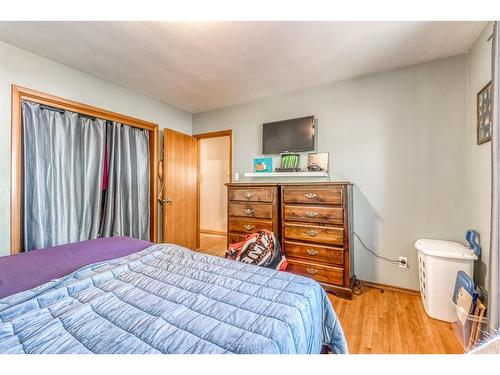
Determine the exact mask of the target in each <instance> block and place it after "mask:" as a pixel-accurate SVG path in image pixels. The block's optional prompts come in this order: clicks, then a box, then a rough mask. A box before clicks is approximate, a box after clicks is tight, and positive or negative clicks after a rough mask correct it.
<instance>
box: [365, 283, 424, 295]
mask: <svg viewBox="0 0 500 375" xmlns="http://www.w3.org/2000/svg"><path fill="white" fill-rule="evenodd" d="M359 282H360V283H361V285H362V286H366V287H368V288H377V289H384V290H392V291H394V292H401V293H406V294H413V295H415V296H419V295H420V291H419V290H415V289H407V288H400V287H399V286H394V285H387V284H380V283H375V282H373V281H365V280H359Z"/></svg>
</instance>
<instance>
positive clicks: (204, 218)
mask: <svg viewBox="0 0 500 375" xmlns="http://www.w3.org/2000/svg"><path fill="white" fill-rule="evenodd" d="M194 137H195V138H198V155H199V161H198V163H199V164H198V165H199V167H198V197H199V199H198V201H199V205H198V221H199V224H198V228H199V230H198V243H199V249H201V250H204V251H205V252H209V253H210V254H212V255H218V256H224V253H225V251H226V235H227V188H226V185H225V184H226V183H229V182H231V175H232V131H231V130H226V131H220V132H214V133H205V134H198V135H194Z"/></svg>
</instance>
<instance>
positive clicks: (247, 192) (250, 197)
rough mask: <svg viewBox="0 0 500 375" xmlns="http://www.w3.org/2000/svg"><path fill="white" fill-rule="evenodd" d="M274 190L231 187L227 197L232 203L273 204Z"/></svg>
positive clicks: (269, 188) (270, 188) (268, 188)
mask: <svg viewBox="0 0 500 375" xmlns="http://www.w3.org/2000/svg"><path fill="white" fill-rule="evenodd" d="M274 189H275V188H272V187H260V188H254V187H248V188H239V187H238V188H235V187H230V188H229V189H228V192H227V195H228V199H229V200H230V201H244V202H270V203H271V202H272V201H273V195H274Z"/></svg>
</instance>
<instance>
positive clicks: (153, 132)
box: [10, 85, 159, 254]
mask: <svg viewBox="0 0 500 375" xmlns="http://www.w3.org/2000/svg"><path fill="white" fill-rule="evenodd" d="M23 99H26V100H29V101H31V102H35V103H38V104H44V105H48V106H51V107H56V108H60V109H63V110H67V111H72V112H77V113H80V114H83V115H87V116H91V117H97V118H101V119H104V120H108V121H116V122H121V123H124V124H127V125H130V126H132V127H134V128H139V129H144V130H147V131H148V132H149V155H150V156H149V158H150V160H149V163H150V173H149V189H150V191H149V236H150V241H152V242H158V203H157V200H156V199H157V195H158V185H157V181H158V139H159V135H158V124H155V123H152V122H149V121H144V120H141V119H138V118H135V117H130V116H126V115H122V114H120V113H116V112H111V111H108V110H105V109H101V108H98V107H93V106H90V105H88V104H83V103H79V102H75V101H72V100H69V99H64V98H61V97H58V96H55V95H51V94H47V93H44V92H40V91H36V90H32V89H28V88H26V87H21V86H17V85H12V108H11V116H12V117H11V172H10V176H11V177H10V178H11V185H10V186H11V188H10V197H11V198H10V253H11V254H18V253H19V252H20V251H21V235H22V230H21V228H22V216H21V213H22V212H21V211H22V208H21V207H22V202H21V200H22V186H21V184H22V154H23V126H22V104H21V102H22V100H23Z"/></svg>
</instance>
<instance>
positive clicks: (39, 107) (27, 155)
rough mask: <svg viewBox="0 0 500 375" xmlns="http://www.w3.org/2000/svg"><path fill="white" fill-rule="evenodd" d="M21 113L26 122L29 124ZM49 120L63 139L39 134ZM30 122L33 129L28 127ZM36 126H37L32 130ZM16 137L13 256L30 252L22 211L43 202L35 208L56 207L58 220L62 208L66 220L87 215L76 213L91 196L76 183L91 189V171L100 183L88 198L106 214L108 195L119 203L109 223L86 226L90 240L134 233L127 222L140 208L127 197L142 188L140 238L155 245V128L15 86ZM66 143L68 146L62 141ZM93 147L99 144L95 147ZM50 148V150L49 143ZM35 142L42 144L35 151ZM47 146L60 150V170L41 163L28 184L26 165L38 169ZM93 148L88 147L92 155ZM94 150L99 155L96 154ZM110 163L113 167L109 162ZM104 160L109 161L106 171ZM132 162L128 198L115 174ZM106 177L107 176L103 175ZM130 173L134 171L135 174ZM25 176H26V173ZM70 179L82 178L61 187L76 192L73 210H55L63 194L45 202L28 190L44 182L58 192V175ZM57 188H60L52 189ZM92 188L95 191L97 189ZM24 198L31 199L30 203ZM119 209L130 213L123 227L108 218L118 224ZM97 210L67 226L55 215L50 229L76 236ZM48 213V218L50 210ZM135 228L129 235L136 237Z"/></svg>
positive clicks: (64, 204) (112, 209)
mask: <svg viewBox="0 0 500 375" xmlns="http://www.w3.org/2000/svg"><path fill="white" fill-rule="evenodd" d="M23 113H24V116H25V117H26V118H24V119H23ZM28 116H29V119H28ZM54 116H55V117H54ZM64 117H65V118H64ZM46 119H48V120H47V121H49V122H50V124H56V125H57V126H58V129H59V130H58V131H61V132H60V133H57V131H56V130H54V132H53V133H51V134H48V133H44V129H43V127H40V126H39V125H40V123H43V122H44V121H46ZM30 121H31V124H29V123H30ZM28 124H29V130H26V129H28V128H26V129H25V128H24V125H26V126H28ZM34 124H35V125H36V124H38V125H36V126H35V125H34ZM77 128H78V129H77ZM11 129H12V136H11V158H12V159H11V238H10V243H11V246H10V247H11V254H17V253H19V252H21V251H22V249H23V248H24V249H26V243H25V242H26V237H23V235H25V234H26V233H31V230H30V231H24V230H23V228H24V226H26V221H25V219H26V218H25V217H24V208H28V209H31V199H33V200H34V201H36V202H38V203H37V204H40V205H47V204H48V205H49V206H53V207H52V208H53V210H52V211H54V212H56V213H57V210H58V209H60V208H61V207H63V208H64V213H65V214H68V213H69V214H71V215H73V210H74V209H77V210H81V209H82V207H79V206H78V203H75V202H81V201H85V200H86V198H87V196H86V195H85V194H87V195H88V194H89V190H88V189H87V186H86V187H85V188H84V189H82V187H81V186H77V187H76V188H75V187H74V186H73V185H78V181H80V180H81V179H86V180H87V181H91V182H92V178H89V176H88V174H89V170H90V171H91V174H92V173H93V174H94V175H96V176H98V181H97V182H95V181H94V182H93V183H90V185H92V189H94V190H91V192H93V193H95V194H93V195H92V196H93V197H96V196H99V197H102V201H101V198H99V199H97V200H96V204H98V205H99V206H100V207H101V208H102V207H104V201H105V200H106V194H108V195H110V194H111V188H112V187H114V189H115V190H114V191H113V194H115V196H116V197H117V198H116V202H118V203H116V204H115V203H110V202H108V209H109V210H108V211H106V213H105V214H103V215H104V217H100V216H99V217H93V220H91V221H88V220H87V219H85V220H84V221H85V222H86V225H87V224H88V225H89V226H90V227H91V229H88V231H89V233H90V232H92V233H93V234H92V236H96V235H97V234H96V233H97V232H99V236H100V235H102V236H113V235H119V233H118V232H119V231H118V232H117V228H125V227H127V226H128V225H129V222H128V221H127V220H129V219H127V217H128V218H130V217H131V212H132V211H134V212H135V211H137V210H138V209H137V207H139V206H137V204H136V203H135V201H134V199H131V198H132V197H131V196H128V195H129V194H128V192H129V191H131V190H134V191H135V190H136V188H137V189H139V190H140V189H141V187H144V189H146V190H145V191H143V192H141V198H140V199H139V201H141V202H142V205H141V206H140V207H145V208H146V209H145V210H141V209H140V208H139V211H142V212H143V213H144V215H143V217H142V218H141V220H142V224H141V228H142V229H141V230H142V233H143V235H144V236H146V237H148V239H149V240H150V241H152V242H156V241H157V239H158V220H157V216H158V204H157V201H156V197H157V193H158V188H157V163H158V125H157V124H154V123H151V122H148V121H144V120H140V119H137V118H133V117H129V116H125V115H121V114H119V113H115V112H111V111H107V110H104V109H100V108H97V107H93V106H89V105H86V104H82V103H78V102H75V101H71V100H67V99H64V98H60V97H57V96H54V95H50V94H46V93H42V92H38V91H35V90H31V89H28V88H24V87H20V86H16V85H12V128H11ZM75 129H77V130H75ZM40 131H41V132H40ZM29 132H31V133H29ZM74 132H76V133H74ZM66 136H67V137H68V138H65V137H66ZM43 137H45V138H43ZM39 138H43V139H44V140H45V141H46V142H45V144H44V143H43V142H40V139H39ZM96 139H98V140H99V141H96ZM47 140H49V141H50V142H48V143H47ZM26 141H29V145H30V147H25V146H24V145H25V142H26ZM37 142H38V143H39V144H37ZM51 142H52V143H51ZM68 142H74V143H75V148H74V149H73V148H72V147H73V144H72V143H71V144H68ZM47 144H56V145H57V148H58V150H57V155H58V163H59V164H57V165H56V163H53V164H51V163H50V162H49V163H45V165H44V164H43V163H40V165H36V166H35V167H33V168H38V169H37V170H36V173H38V174H39V176H35V177H33V176H30V179H31V180H30V181H28V180H26V176H28V175H30V174H31V171H32V169H31V168H32V167H31V165H28V166H27V165H25V159H27V160H29V162H30V163H31V164H33V163H34V162H35V164H36V163H38V154H37V153H38V152H40V151H39V150H40V149H42V151H43V148H44V147H45V148H47ZM89 145H91V147H90V146H89ZM35 146H36V147H35ZM92 147H94V148H95V150H94V149H93V148H92ZM49 149H50V147H49ZM49 151H50V152H54V155H55V154H56V151H54V150H53V149H50V150H49ZM77 151H78V152H77ZM74 154H76V155H77V160H76V162H74V161H73V160H72V158H73V157H74ZM66 155H68V158H67V159H68V160H66V157H65V156H66ZM78 155H80V156H78ZM82 155H83V156H82ZM70 156H71V157H70ZM107 159H114V160H112V161H108V160H107ZM104 160H106V162H105V163H104ZM134 162H135V163H136V164H138V165H139V166H140V167H139V170H140V172H141V173H137V172H134V174H132V173H130V176H127V177H126V180H127V181H128V180H130V181H132V182H133V184H134V187H132V189H129V190H124V189H125V188H124V187H123V186H120V185H122V184H123V181H124V180H123V178H122V177H120V176H119V173H116V171H120V170H122V171H124V172H125V168H122V167H121V166H129V165H131V164H133V163H134ZM103 163H104V164H103ZM80 165H81V166H82V167H81V168H80V167H79V166H80ZM103 165H106V166H107V168H104V167H103ZM90 166H92V168H93V169H91V168H90ZM111 167H113V168H115V172H113V171H111V170H109V171H108V170H107V169H109V168H111ZM26 168H28V169H26ZM104 169H106V170H105V171H103V170H104ZM128 169H129V170H130V168H128ZM82 170H84V172H82ZM26 171H28V172H29V173H26ZM66 171H70V172H71V173H72V174H71V176H72V178H73V174H76V175H77V177H76V178H77V180H75V181H76V182H73V180H71V181H70V182H71V184H70V185H68V186H69V187H65V186H63V190H64V191H65V192H66V191H71V194H72V195H71V196H70V197H69V199H70V201H69V202H70V203H71V204H68V199H66V197H65V199H66V200H62V201H61V202H62V203H61V202H60V204H59V203H57V202H54V203H53V201H54V200H58V199H59V197H58V196H50V197H49V196H48V194H49V193H50V194H52V195H53V192H54V191H58V190H57V189H55V188H54V189H53V188H51V187H45V190H46V191H45V193H46V194H45V195H43V194H42V195H41V196H40V192H39V191H37V189H31V185H30V184H32V183H33V181H34V183H35V184H38V185H37V186H42V187H43V186H44V184H45V180H47V181H49V182H47V184H49V183H53V184H54V186H56V185H58V184H60V181H61V178H59V177H58V176H56V177H54V176H53V175H54V174H57V173H60V174H63V175H64V176H63V179H67V173H66ZM92 171H93V172H92ZM44 173H45V174H46V175H47V176H48V177H46V178H45V179H44V175H43V174H44ZM68 173H69V172H68ZM92 176H93V175H92ZM117 176H118V177H117ZM101 177H102V181H101ZM37 179H38V180H37ZM51 179H52V182H51ZM54 181H55V182H56V183H54ZM113 181H114V182H113ZM62 185H64V184H62ZM93 185H96V186H97V185H98V186H97V187H96V186H93ZM57 187H59V186H57ZM104 187H106V189H107V192H106V193H103V192H102V190H101V189H104ZM26 192H28V193H29V194H32V195H31V196H27V195H26ZM119 192H124V196H126V197H123V196H119ZM101 194H102V196H101ZM127 197H128V198H127ZM127 201H128V202H133V201H134V203H131V204H130V206H127V203H126V202H127ZM40 202H41V203H40ZM123 202H125V203H123ZM120 205H121V206H125V208H126V210H125V211H127V213H126V214H123V215H121V216H123V217H124V220H123V222H115V221H114V220H110V219H109V218H110V217H109V216H108V214H109V212H112V213H111V215H114V217H118V216H119V215H118V214H116V212H118V211H117V210H116V207H119V206H120ZM132 205H133V206H132ZM94 206H95V205H94ZM94 206H93V207H87V206H85V207H84V208H83V209H84V210H85V211H86V214H84V215H83V216H82V215H77V217H78V219H76V220H70V219H71V218H70V219H68V220H66V218H62V219H61V218H58V215H57V214H55V215H53V217H54V220H52V222H50V223H49V224H50V225H49V228H51V226H52V225H54V223H56V225H58V226H59V227H60V228H65V226H66V225H72V226H73V228H77V231H78V230H79V229H80V227H81V226H82V219H81V218H82V217H85V218H87V216H85V215H92V212H93V211H96V210H97V211H99V210H98V208H97V207H96V206H95V207H94ZM136 206H137V207H136ZM40 207H41V206H40ZM68 207H69V208H68ZM75 207H76V208H75ZM42 208H44V207H42ZM43 211H44V212H45V210H43ZM36 212H38V211H36V210H34V211H33V212H31V211H30V215H31V216H36ZM40 212H41V211H40ZM89 212H90V214H89ZM94 216H95V215H94ZM125 216H126V217H125ZM44 220H45V221H47V220H46V219H45V218H44V217H42V216H40V218H39V220H38V222H37V224H39V222H40V221H44ZM120 220H121V219H120ZM134 220H135V219H134ZM49 221H50V220H49ZM49 221H47V222H49ZM29 223H31V222H29ZM134 225H135V224H134ZM101 227H102V228H101ZM130 228H132V227H130ZM130 228H129V229H127V230H128V231H134V230H135V229H130ZM117 233H118V234H117ZM134 233H135V232H134ZM70 238H72V237H70ZM28 240H29V241H32V240H33V239H32V238H29V239H28ZM77 240H80V239H77ZM37 241H38V242H37ZM33 243H34V244H39V243H44V240H43V239H42V240H40V239H34V240H33ZM32 246H36V245H32ZM35 248H37V247H35ZM28 250H29V248H28Z"/></svg>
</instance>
